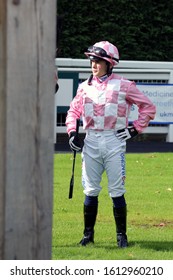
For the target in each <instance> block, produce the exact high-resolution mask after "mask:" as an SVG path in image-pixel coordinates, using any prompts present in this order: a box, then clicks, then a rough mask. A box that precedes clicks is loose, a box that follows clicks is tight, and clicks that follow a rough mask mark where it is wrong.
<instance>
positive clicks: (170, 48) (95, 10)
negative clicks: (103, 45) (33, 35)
mask: <svg viewBox="0 0 173 280" xmlns="http://www.w3.org/2000/svg"><path fill="white" fill-rule="evenodd" d="M172 12H173V1H163V0H162V1H161V0H154V1H152V0H143V1H142V0H131V1H130V0H104V1H103V0H95V1H90V0H88V1H87V0H73V1H69V0H58V1H57V47H58V53H57V54H56V56H58V57H68V58H69V57H71V58H85V56H84V54H83V52H84V51H85V49H86V48H87V47H88V46H90V45H92V44H94V43H95V42H97V41H102V40H108V41H110V42H111V43H113V44H115V45H116V46H117V47H118V49H119V53H120V59H121V60H143V61H172V60H173V16H172Z"/></svg>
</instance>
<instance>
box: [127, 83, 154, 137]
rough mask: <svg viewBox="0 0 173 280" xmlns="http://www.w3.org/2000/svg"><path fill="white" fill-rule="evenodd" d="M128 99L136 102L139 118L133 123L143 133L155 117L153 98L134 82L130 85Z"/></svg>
mask: <svg viewBox="0 0 173 280" xmlns="http://www.w3.org/2000/svg"><path fill="white" fill-rule="evenodd" d="M126 99H127V100H128V102H129V103H131V104H136V105H137V107H138V119H137V120H135V121H134V122H133V125H134V127H135V128H136V130H137V131H138V132H139V133H141V132H142V131H143V130H144V129H145V128H146V127H147V126H148V125H149V121H150V120H152V119H154V117H155V114H156V107H155V105H154V104H153V103H152V102H151V100H150V99H149V98H148V97H147V96H145V95H144V94H143V93H142V92H141V91H140V90H139V89H138V88H137V87H136V84H135V83H134V82H132V83H130V85H129V88H128V92H127V97H126Z"/></svg>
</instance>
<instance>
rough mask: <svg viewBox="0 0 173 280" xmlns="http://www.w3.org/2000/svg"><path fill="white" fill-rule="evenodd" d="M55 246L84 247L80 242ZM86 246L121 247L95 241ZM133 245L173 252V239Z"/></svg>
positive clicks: (134, 242) (135, 242)
mask: <svg viewBox="0 0 173 280" xmlns="http://www.w3.org/2000/svg"><path fill="white" fill-rule="evenodd" d="M53 247H54V248H58V247H59V248H61V247H63V248H77V247H78V248H83V247H82V246H80V245H78V244H68V245H63V246H53ZM86 247H89V248H92V247H93V248H95V249H96V248H104V249H106V250H115V247H116V248H117V249H119V248H118V247H117V246H116V245H115V244H111V245H109V244H104V243H103V244H101V243H97V242H95V244H91V245H88V246H86ZM132 247H139V248H143V249H151V250H155V251H163V252H165V251H167V252H173V241H131V242H129V246H128V248H132Z"/></svg>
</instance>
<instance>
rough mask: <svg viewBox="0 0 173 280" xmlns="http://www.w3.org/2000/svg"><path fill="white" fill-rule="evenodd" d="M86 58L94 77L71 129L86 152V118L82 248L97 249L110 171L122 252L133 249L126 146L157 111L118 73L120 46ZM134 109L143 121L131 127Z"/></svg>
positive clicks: (103, 46) (83, 87) (100, 46)
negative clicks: (79, 127) (80, 132)
mask: <svg viewBox="0 0 173 280" xmlns="http://www.w3.org/2000/svg"><path fill="white" fill-rule="evenodd" d="M85 55H86V56H87V57H88V58H89V59H90V63H91V69H92V75H91V76H90V77H89V79H88V80H86V81H84V82H83V83H81V84H80V85H79V87H78V90H77V94H76V96H75V97H74V99H73V100H72V102H71V104H70V109H69V111H68V113H67V118H66V126H67V133H68V135H69V145H70V147H71V149H72V150H73V151H80V150H81V143H80V140H79V138H78V137H77V135H76V119H77V118H80V117H81V116H82V118H83V128H84V130H85V131H86V137H85V140H84V146H83V151H82V185H83V188H84V194H85V201H84V236H83V238H82V240H81V241H80V243H79V244H80V245H82V246H86V245H87V244H89V243H94V226H95V222H96V216H97V210H98V196H99V193H100V191H101V186H100V182H101V177H102V174H103V172H104V171H106V174H107V177H108V192H109V195H110V197H111V199H112V202H113V215H114V219H115V224H116V239H117V245H118V247H121V248H124V247H127V246H128V240H127V234H126V218H127V207H126V200H125V197H124V194H125V177H126V173H125V151H126V140H128V139H130V138H133V137H135V136H136V135H137V134H138V133H141V132H142V131H143V130H144V128H146V127H147V126H148V124H149V121H150V120H151V119H154V117H155V113H156V109H155V106H154V105H153V104H152V102H151V101H150V100H149V99H148V98H147V97H146V96H145V95H144V94H143V93H142V92H140V91H139V90H138V89H137V87H136V84H135V83H134V82H132V81H129V80H127V79H125V78H123V77H120V76H119V75H117V74H114V73H112V70H113V67H114V66H116V65H117V64H118V62H119V52H118V49H117V48H116V46H114V45H112V44H111V43H109V42H108V41H102V42H98V43H95V44H94V45H93V46H91V47H89V48H88V50H87V51H86V52H85ZM133 104H136V105H137V106H138V113H139V114H138V119H137V120H135V121H134V122H133V125H132V126H130V127H129V126H128V116H129V113H130V108H131V106H132V105H133Z"/></svg>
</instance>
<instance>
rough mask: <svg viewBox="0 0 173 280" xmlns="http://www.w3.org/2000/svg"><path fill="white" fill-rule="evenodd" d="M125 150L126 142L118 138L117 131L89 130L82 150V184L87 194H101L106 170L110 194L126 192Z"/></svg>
mask: <svg viewBox="0 0 173 280" xmlns="http://www.w3.org/2000/svg"><path fill="white" fill-rule="evenodd" d="M125 151H126V142H125V141H122V142H121V141H120V140H118V139H117V137H116V132H115V131H111V130H109V131H102V132H97V131H92V130H89V131H87V133H86V137H85V140H84V147H83V151H82V185H83V188H84V193H85V194H86V195H87V196H98V195H99V193H100V191H101V186H100V182H101V179H102V174H103V172H104V171H106V174H107V178H108V192H109V195H110V196H111V197H119V196H122V195H123V194H124V193H125V176H126V174H125Z"/></svg>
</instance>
